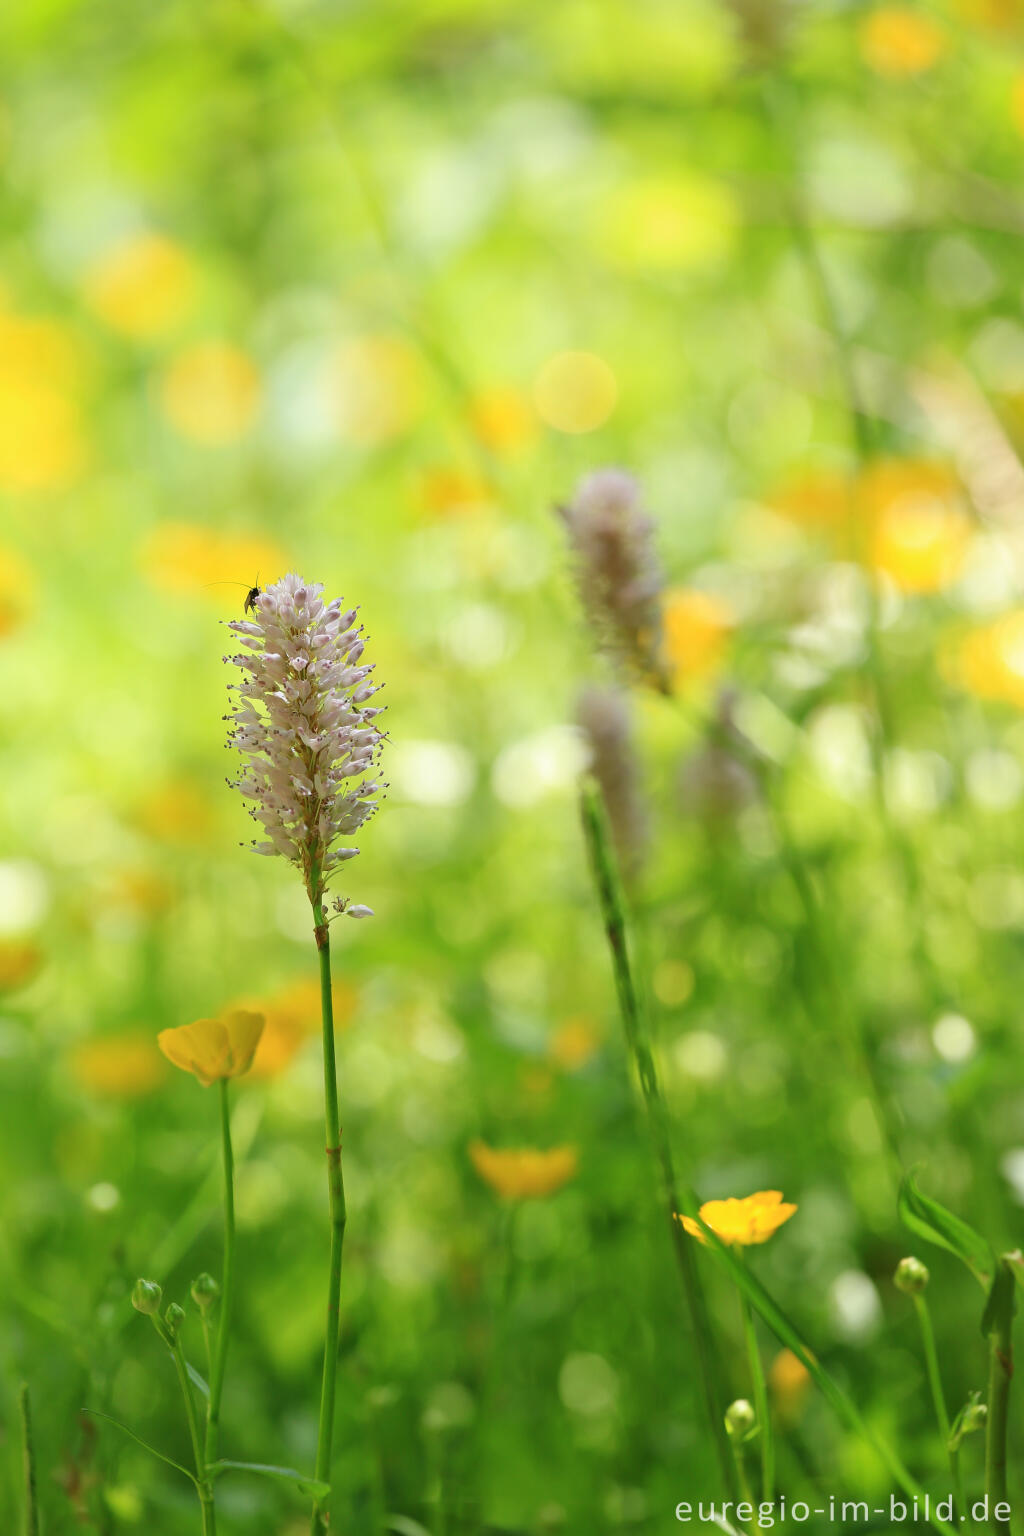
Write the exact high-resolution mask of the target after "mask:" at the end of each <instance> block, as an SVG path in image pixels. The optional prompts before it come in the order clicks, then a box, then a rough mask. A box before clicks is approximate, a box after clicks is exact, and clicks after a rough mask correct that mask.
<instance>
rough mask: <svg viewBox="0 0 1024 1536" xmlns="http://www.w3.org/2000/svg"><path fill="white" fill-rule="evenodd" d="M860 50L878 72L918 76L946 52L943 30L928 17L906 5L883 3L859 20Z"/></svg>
mask: <svg viewBox="0 0 1024 1536" xmlns="http://www.w3.org/2000/svg"><path fill="white" fill-rule="evenodd" d="M860 51H861V54H862V56H863V58H864V61H865V63H866V64H867V65H868V66H869V67H870V68H871V69H873V70H874V71H875V73H876V74H879V75H889V76H893V77H895V76H899V75H905V76H910V75H920V74H924V72H925V71H926V70H929V69H931V68H932V66H933V65H935V64H936V63H938V61H939V59H940V58H941V57H942V55H943V53H944V52H945V51H946V37H945V33H944V32H943V31H942V30H941V28H940V27H938V26H936V24H935V22H934V21H932V20H931V18H930V17H929V16H925V15H923V14H922V13H921V12H920V11H912V10H911V9H910V8H909V7H908V6H902V5H894V6H884V7H883V8H882V9H881V10H877V11H872V12H871V13H870V14H869V15H868V16H867V17H866V18H865V19H864V21H863V22H862V24H861V29H860Z"/></svg>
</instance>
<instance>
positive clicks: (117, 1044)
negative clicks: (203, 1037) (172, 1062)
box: [70, 1030, 165, 1099]
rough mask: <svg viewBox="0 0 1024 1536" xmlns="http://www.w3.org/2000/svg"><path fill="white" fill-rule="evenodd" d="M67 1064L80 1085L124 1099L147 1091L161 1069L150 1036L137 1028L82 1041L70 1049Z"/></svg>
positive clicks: (158, 1079)
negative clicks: (68, 1062)
mask: <svg viewBox="0 0 1024 1536" xmlns="http://www.w3.org/2000/svg"><path fill="white" fill-rule="evenodd" d="M70 1066H71V1071H72V1074H73V1076H74V1077H75V1078H76V1080H77V1081H78V1082H79V1083H80V1084H81V1086H82V1087H83V1088H88V1089H89V1090H90V1091H91V1092H93V1093H98V1094H103V1095H106V1096H109V1097H110V1098H126V1099H131V1098H137V1097H139V1096H141V1095H142V1094H146V1093H150V1092H151V1091H152V1090H153V1089H154V1088H155V1087H156V1086H157V1084H158V1083H159V1082H160V1081H161V1079H162V1078H163V1075H164V1071H165V1068H164V1067H163V1065H162V1063H161V1061H160V1058H159V1056H158V1055H157V1054H156V1052H155V1051H154V1049H153V1040H152V1036H150V1035H145V1034H142V1033H141V1032H140V1031H138V1030H128V1031H126V1032H124V1033H122V1034H117V1035H100V1036H99V1037H98V1038H97V1039H95V1040H83V1041H82V1042H81V1043H80V1044H79V1045H76V1046H74V1047H73V1048H72V1050H71V1054H70Z"/></svg>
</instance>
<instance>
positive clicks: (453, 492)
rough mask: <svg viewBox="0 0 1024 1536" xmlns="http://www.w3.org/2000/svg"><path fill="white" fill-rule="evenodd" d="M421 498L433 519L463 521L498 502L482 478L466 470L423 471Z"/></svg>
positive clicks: (440, 468) (440, 469)
mask: <svg viewBox="0 0 1024 1536" xmlns="http://www.w3.org/2000/svg"><path fill="white" fill-rule="evenodd" d="M420 497H421V500H422V504H423V506H424V508H425V510H426V512H427V513H428V515H429V516H430V517H435V518H445V517H463V516H465V515H466V514H467V513H472V512H480V511H482V510H487V509H490V508H493V507H494V506H495V505H496V501H497V498H496V496H495V493H494V490H493V488H492V487H491V486H490V484H489V483H488V482H487V481H486V480H485V479H484V477H483V475H480V474H474V473H472V472H471V471H469V470H464V469H446V468H442V467H438V468H435V469H427V470H424V472H423V474H422V476H421V478H420Z"/></svg>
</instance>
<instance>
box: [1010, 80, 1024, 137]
mask: <svg viewBox="0 0 1024 1536" xmlns="http://www.w3.org/2000/svg"><path fill="white" fill-rule="evenodd" d="M1010 119H1011V121H1012V123H1013V126H1014V127H1015V128H1016V130H1017V132H1018V133H1020V134H1024V74H1019V75H1018V76H1017V78H1016V80H1014V82H1013V89H1012V91H1011V94H1010Z"/></svg>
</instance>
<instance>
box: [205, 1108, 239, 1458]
mask: <svg viewBox="0 0 1024 1536" xmlns="http://www.w3.org/2000/svg"><path fill="white" fill-rule="evenodd" d="M217 1087H218V1089H219V1090H220V1130H221V1145H222V1149H223V1157H224V1271H223V1275H222V1279H221V1300H220V1320H219V1322H218V1324H217V1339H216V1343H215V1345H214V1354H213V1365H212V1368H211V1370H210V1398H209V1402H208V1404H207V1409H206V1444H205V1452H204V1454H205V1459H206V1461H207V1462H211V1461H216V1459H217V1439H218V1436H219V1433H220V1401H221V1396H222V1395H223V1392H224V1371H225V1367H226V1366H227V1358H228V1335H229V1334H230V1331H231V1311H232V1304H233V1302H234V1269H235V1163H234V1157H233V1155H232V1151H231V1113H230V1104H229V1100H228V1080H227V1078H226V1077H222V1078H221V1079H220V1081H219V1082H218V1084H217ZM203 1334H204V1337H205V1338H206V1347H207V1353H208V1354H209V1347H210V1344H209V1332H208V1329H207V1323H206V1317H205V1314H204V1316H203Z"/></svg>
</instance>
